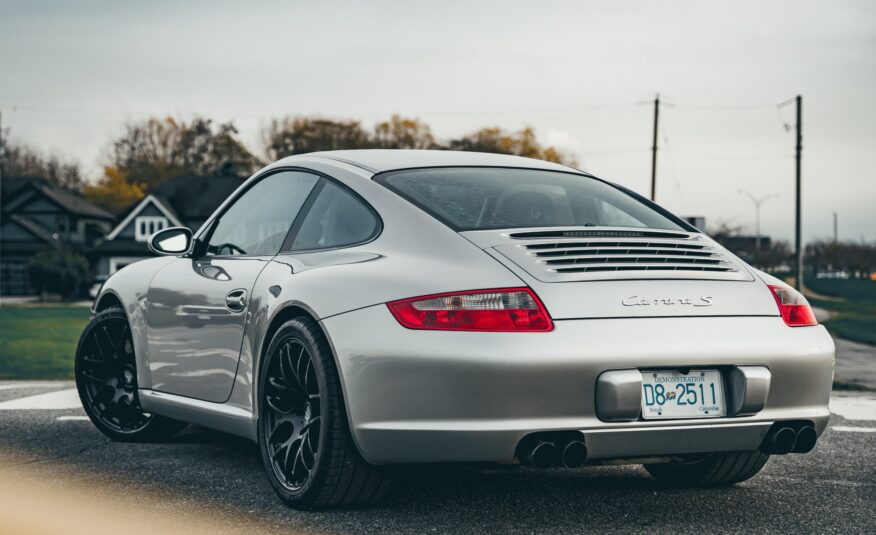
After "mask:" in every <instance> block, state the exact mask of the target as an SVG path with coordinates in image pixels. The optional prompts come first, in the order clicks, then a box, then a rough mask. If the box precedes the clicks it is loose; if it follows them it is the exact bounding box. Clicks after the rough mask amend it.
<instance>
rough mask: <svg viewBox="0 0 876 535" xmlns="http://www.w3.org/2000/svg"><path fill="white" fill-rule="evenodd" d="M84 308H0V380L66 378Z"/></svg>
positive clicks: (85, 312)
mask: <svg viewBox="0 0 876 535" xmlns="http://www.w3.org/2000/svg"><path fill="white" fill-rule="evenodd" d="M88 313H89V311H88V308H87V307H73V306H27V307H25V306H4V307H3V308H0V379H70V378H72V377H73V354H74V353H75V352H76V343H77V342H78V341H79V334H80V333H81V332H82V329H83V328H84V327H85V324H86V323H87V322H88Z"/></svg>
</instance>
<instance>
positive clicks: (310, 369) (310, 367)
mask: <svg viewBox="0 0 876 535" xmlns="http://www.w3.org/2000/svg"><path fill="white" fill-rule="evenodd" d="M312 372H313V361H312V360H310V359H307V365H306V366H305V367H304V380H303V381H302V382H303V384H304V392H305V393H307V394H308V395H309V394H310V388H309V387H310V381H309V380H308V378H309V377H310V376H311V373H312Z"/></svg>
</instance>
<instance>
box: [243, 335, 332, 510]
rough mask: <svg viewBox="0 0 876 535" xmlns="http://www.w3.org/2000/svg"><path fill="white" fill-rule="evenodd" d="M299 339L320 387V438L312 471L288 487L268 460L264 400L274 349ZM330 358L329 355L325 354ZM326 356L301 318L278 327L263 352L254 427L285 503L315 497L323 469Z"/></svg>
mask: <svg viewBox="0 0 876 535" xmlns="http://www.w3.org/2000/svg"><path fill="white" fill-rule="evenodd" d="M293 339H294V340H298V341H299V342H301V343H302V344H303V345H304V347H305V348H306V349H307V351H308V353H310V359H311V361H312V362H313V369H314V372H315V374H316V382H317V385H318V387H319V404H320V415H321V421H320V426H319V439H318V440H319V441H318V443H317V448H316V456H315V460H314V469H313V472H312V473H311V475H310V477H309V478H308V480H307V481H306V482H305V483H304V485H302V487H301V488H300V489H297V490H291V489H289V488H287V487H286V486H285V485H283V483H282V482H281V481H279V479H278V478H277V475H276V474H275V473H274V467H273V462H272V461H271V455H270V452H269V450H268V444H267V437H266V433H265V426H266V425H267V418H266V416H265V415H266V414H267V410H268V408H267V402H266V401H265V392H266V388H265V385H266V383H267V376H268V369H269V368H270V359H272V358H274V357H275V353H276V352H277V349H279V348H280V347H281V346H282V344H284V343H286V342H288V341H289V340H293ZM328 357H329V358H330V357H331V356H330V355H329V356H328ZM324 358H326V355H323V354H321V353H320V351H319V345H318V343H317V340H316V339H315V338H314V333H313V331H312V329H311V328H310V327H309V325H307V323H305V322H304V321H302V320H300V319H292V320H289V321H287V322H286V323H284V324H283V325H281V326H280V328H279V329H277V331H276V332H275V333H274V336H273V337H272V339H271V343H270V345H269V346H268V350H267V351H266V352H265V356H264V358H263V359H262V363H261V366H260V369H259V379H258V391H257V394H258V414H259V417H258V424H257V426H256V429H257V434H258V444H259V451H260V452H261V456H262V463H263V464H264V466H265V471H266V472H267V475H268V479H269V480H270V482H271V486H273V487H274V490H275V491H276V492H277V494H278V495H279V496H280V498H282V499H283V501H285V502H286V503H288V504H290V505H306V504H307V503H308V502H310V501H312V500H313V498H314V497H315V496H314V494H315V492H312V491H313V490H314V489H313V487H314V486H316V485H317V484H316V482H317V481H318V480H319V479H320V477H321V476H322V472H323V470H324V469H323V467H324V464H325V463H324V459H325V448H326V430H327V429H328V428H329V425H328V419H329V418H330V417H331V415H330V414H329V406H328V401H327V397H328V396H327V395H326V394H327V392H326V380H325V375H326V369H325V365H324V361H323V359H324Z"/></svg>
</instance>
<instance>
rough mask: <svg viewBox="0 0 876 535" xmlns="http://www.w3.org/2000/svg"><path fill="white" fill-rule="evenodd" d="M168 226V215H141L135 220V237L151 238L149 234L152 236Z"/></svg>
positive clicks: (137, 238) (140, 239)
mask: <svg viewBox="0 0 876 535" xmlns="http://www.w3.org/2000/svg"><path fill="white" fill-rule="evenodd" d="M168 226H169V225H168V222H167V218H166V217H161V216H140V217H138V218H137V219H135V220H134V239H135V240H137V241H146V240H148V239H149V236H152V235H153V234H155V233H156V232H158V231H159V230H164V229H166V228H167V227H168Z"/></svg>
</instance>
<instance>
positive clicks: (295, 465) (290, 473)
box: [286, 439, 304, 482]
mask: <svg viewBox="0 0 876 535" xmlns="http://www.w3.org/2000/svg"><path fill="white" fill-rule="evenodd" d="M290 448H291V446H290ZM303 449H304V444H303V441H302V440H301V439H299V440H298V449H297V451H296V452H295V459H294V460H293V461H292V468H290V469H289V470H287V472H286V473H287V474H288V477H289V480H290V481H293V482H294V481H297V480H296V479H295V472H296V471H297V470H298V461H299V460H302V464H303V459H302V450H303Z"/></svg>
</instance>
